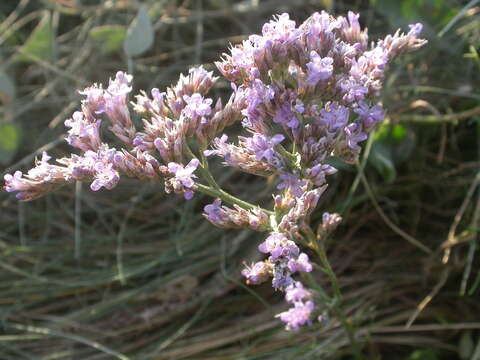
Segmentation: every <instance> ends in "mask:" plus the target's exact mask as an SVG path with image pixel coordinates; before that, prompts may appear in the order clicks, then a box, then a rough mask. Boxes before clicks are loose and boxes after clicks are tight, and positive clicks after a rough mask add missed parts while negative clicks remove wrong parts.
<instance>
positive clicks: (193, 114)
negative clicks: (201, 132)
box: [183, 93, 213, 123]
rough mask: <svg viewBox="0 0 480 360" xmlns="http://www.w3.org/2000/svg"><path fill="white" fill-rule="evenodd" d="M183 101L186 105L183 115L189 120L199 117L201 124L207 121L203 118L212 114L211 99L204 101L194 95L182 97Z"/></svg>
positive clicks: (200, 96) (197, 95)
mask: <svg viewBox="0 0 480 360" xmlns="http://www.w3.org/2000/svg"><path fill="white" fill-rule="evenodd" d="M183 100H184V101H185V103H186V104H187V105H186V106H185V108H184V109H183V114H184V115H185V116H186V117H188V118H190V119H196V118H197V117H199V118H201V122H202V123H205V122H206V121H207V120H206V119H205V116H207V115H210V114H211V113H212V109H211V105H212V102H213V100H212V99H204V98H203V96H202V95H200V94H198V93H195V94H193V95H192V96H188V95H184V96H183Z"/></svg>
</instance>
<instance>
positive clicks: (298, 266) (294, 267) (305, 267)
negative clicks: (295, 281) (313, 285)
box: [288, 253, 313, 274]
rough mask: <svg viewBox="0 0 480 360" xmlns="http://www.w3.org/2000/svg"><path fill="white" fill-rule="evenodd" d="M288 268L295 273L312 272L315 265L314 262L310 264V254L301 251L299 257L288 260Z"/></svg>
mask: <svg viewBox="0 0 480 360" xmlns="http://www.w3.org/2000/svg"><path fill="white" fill-rule="evenodd" d="M288 269H289V270H290V271H291V272H292V274H293V273H296V272H298V271H303V272H311V271H312V269H313V267H312V264H310V262H309V259H308V255H307V254H305V253H301V254H300V255H299V256H298V258H296V259H290V260H289V261H288Z"/></svg>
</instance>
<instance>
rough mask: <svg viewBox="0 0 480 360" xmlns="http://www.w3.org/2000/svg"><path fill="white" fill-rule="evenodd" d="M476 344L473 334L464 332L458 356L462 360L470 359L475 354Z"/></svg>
mask: <svg viewBox="0 0 480 360" xmlns="http://www.w3.org/2000/svg"><path fill="white" fill-rule="evenodd" d="M474 347H475V344H474V343H473V339H472V333H471V332H470V331H464V332H463V334H462V337H461V338H460V343H459V344H458V355H459V356H460V359H462V360H464V359H470V356H472V354H473V350H474Z"/></svg>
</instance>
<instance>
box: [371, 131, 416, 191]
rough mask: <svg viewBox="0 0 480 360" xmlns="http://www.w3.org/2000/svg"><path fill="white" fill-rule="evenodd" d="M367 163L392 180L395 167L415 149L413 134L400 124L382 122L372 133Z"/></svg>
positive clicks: (389, 180) (387, 179) (385, 177)
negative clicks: (373, 133)
mask: <svg viewBox="0 0 480 360" xmlns="http://www.w3.org/2000/svg"><path fill="white" fill-rule="evenodd" d="M373 139H374V141H373V144H372V149H371V151H370V157H369V163H370V164H371V165H373V166H374V167H375V168H376V169H377V171H378V172H379V173H380V174H381V175H382V176H383V177H384V179H385V181H387V182H389V183H390V182H393V181H394V180H395V178H396V176H397V170H396V167H397V165H398V164H400V163H402V162H404V161H405V160H407V159H408V158H409V157H410V156H411V154H412V153H413V150H414V149H415V145H416V140H415V134H414V133H413V132H412V131H410V130H409V129H408V128H407V127H405V126H404V125H401V124H397V125H393V126H392V125H390V124H382V125H381V126H380V127H379V128H378V130H377V131H376V133H375V135H374V138H373Z"/></svg>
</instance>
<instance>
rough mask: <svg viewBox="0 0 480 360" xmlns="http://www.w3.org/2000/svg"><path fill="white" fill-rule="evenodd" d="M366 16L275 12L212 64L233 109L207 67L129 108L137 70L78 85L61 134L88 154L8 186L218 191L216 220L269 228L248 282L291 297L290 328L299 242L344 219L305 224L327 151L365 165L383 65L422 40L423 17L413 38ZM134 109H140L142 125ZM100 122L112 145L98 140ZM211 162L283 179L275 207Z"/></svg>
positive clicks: (309, 297)
mask: <svg viewBox="0 0 480 360" xmlns="http://www.w3.org/2000/svg"><path fill="white" fill-rule="evenodd" d="M358 18H359V15H357V14H354V13H352V12H349V13H348V17H347V18H345V17H342V16H339V17H337V18H335V17H332V16H331V15H329V14H328V13H326V12H321V13H315V14H313V15H312V16H311V17H310V18H309V19H307V20H306V21H305V22H304V23H303V24H301V25H300V26H298V27H297V26H296V24H295V22H294V21H292V20H290V18H289V15H288V14H282V15H279V16H277V17H275V18H274V20H272V21H270V22H269V23H267V24H265V25H264V26H263V29H262V34H261V35H252V36H250V37H249V38H248V40H246V41H244V42H243V43H242V44H239V45H236V46H233V47H232V48H231V49H230V53H229V54H224V55H223V58H222V60H221V61H219V62H217V63H216V66H217V68H218V69H219V70H220V72H221V74H222V75H223V76H224V77H225V78H226V79H227V80H228V81H230V82H231V87H232V90H233V91H232V95H231V96H230V98H229V100H228V101H227V103H226V104H225V105H223V104H222V102H221V100H220V99H219V100H218V101H216V102H214V101H213V99H211V98H209V97H207V96H208V92H209V90H210V89H211V88H212V87H213V86H214V84H215V82H216V81H217V79H218V78H217V77H215V76H213V73H212V72H208V71H206V70H204V69H203V68H202V67H196V68H192V69H191V70H190V71H189V73H188V75H186V76H184V75H181V76H180V79H179V81H178V83H177V84H176V85H175V86H174V87H171V88H167V89H166V91H165V92H160V90H158V89H153V90H151V92H150V95H148V94H147V93H145V92H143V91H142V92H140V94H139V95H137V96H135V100H134V101H133V102H131V103H129V93H130V92H131V91H132V87H131V82H132V76H131V75H128V74H126V73H123V72H118V73H117V74H116V76H115V79H113V80H110V82H109V84H108V86H107V87H106V88H103V87H102V85H98V84H94V85H92V86H90V87H88V88H86V89H84V90H83V91H80V94H81V95H83V96H84V97H85V98H84V99H83V100H82V102H81V109H80V111H76V112H74V113H73V115H72V117H71V119H68V120H66V121H65V125H66V126H67V127H68V128H69V130H68V136H67V138H66V140H67V142H68V143H69V144H70V145H71V146H73V147H75V148H77V149H78V150H79V152H80V155H77V154H71V156H69V157H64V158H61V159H57V160H56V162H55V163H52V162H51V158H50V156H48V155H47V154H46V153H44V154H43V156H42V158H41V159H39V160H37V161H36V163H35V167H34V168H33V169H31V170H29V171H28V173H26V174H23V173H22V172H20V171H16V172H15V173H14V174H13V175H11V174H7V175H5V185H4V189H5V190H6V191H8V192H16V193H17V194H16V196H17V198H18V199H20V200H33V199H36V198H38V197H40V196H43V195H45V194H46V193H48V192H50V191H53V190H55V189H57V188H59V187H60V186H62V185H65V184H67V183H74V182H76V181H82V182H88V183H90V188H91V189H92V190H93V191H98V190H100V189H101V188H106V189H109V190H110V189H112V188H114V187H115V186H116V185H117V183H118V182H119V180H120V177H121V176H128V177H133V178H137V179H140V180H143V181H156V182H160V181H163V182H164V184H165V191H166V192H167V193H170V192H174V193H177V194H182V195H183V196H184V197H185V199H187V200H189V199H191V198H192V197H193V196H194V194H195V193H196V192H202V193H205V194H207V195H210V196H213V197H215V198H216V199H215V200H214V201H213V203H212V204H210V205H207V206H205V209H204V216H205V218H206V219H207V220H208V221H210V222H211V223H212V224H214V225H216V226H218V227H220V228H226V229H228V228H250V229H253V230H256V231H261V232H266V233H267V234H268V235H267V237H266V239H265V241H264V242H262V243H261V244H260V245H259V247H258V249H259V251H260V252H261V253H263V254H265V256H266V259H265V260H263V261H259V262H257V263H254V264H251V265H249V266H246V267H245V269H244V270H243V271H242V275H243V276H244V277H245V279H246V282H247V283H248V284H260V283H262V282H265V281H267V280H268V279H272V286H273V287H274V288H275V289H277V290H280V291H283V292H284V293H285V300H286V302H287V303H288V304H289V305H290V308H289V309H288V310H287V311H285V312H282V313H280V314H279V315H278V317H279V318H280V320H281V321H283V322H284V323H285V324H286V329H287V330H297V329H299V328H300V327H301V326H302V325H305V324H311V323H312V322H313V321H314V318H315V316H314V313H315V305H314V297H315V291H314V290H311V289H307V288H305V287H304V285H303V284H302V283H301V282H300V281H299V280H298V279H294V275H295V274H297V273H301V272H311V271H312V268H313V266H312V263H311V260H310V258H309V256H308V255H307V253H306V252H303V251H302V249H301V248H300V245H301V244H307V246H308V244H312V243H314V242H322V241H323V240H324V239H325V237H327V236H328V235H329V234H330V233H331V232H332V231H333V230H334V229H335V228H336V226H337V225H338V224H339V222H340V221H341V218H340V216H339V215H338V214H329V213H324V215H323V218H322V222H321V224H320V225H319V226H318V230H317V233H316V234H315V233H314V232H313V231H312V228H311V224H310V215H311V214H312V212H313V211H314V209H315V207H316V205H317V203H318V201H319V199H320V197H321V196H322V193H323V192H324V191H325V189H326V187H327V177H328V176H329V175H331V174H334V173H335V172H336V169H335V168H334V167H333V166H331V165H329V163H328V159H329V158H330V157H332V156H333V157H336V158H338V159H340V160H343V161H345V162H347V163H353V162H355V161H357V159H358V156H359V153H360V150H361V148H360V146H359V143H361V142H362V141H365V140H366V139H367V138H368V135H369V133H370V132H371V131H372V129H374V127H375V126H376V125H377V124H378V123H379V122H381V121H382V120H383V118H384V111H383V109H382V106H381V105H379V104H377V102H376V98H377V96H378V95H379V92H380V90H381V89H382V81H383V79H384V73H385V69H386V66H387V64H388V63H389V62H391V61H392V59H393V58H394V57H396V56H397V55H399V54H401V53H404V52H407V51H411V50H415V49H418V48H419V47H421V46H422V45H424V44H425V43H426V41H425V40H422V39H420V38H419V37H418V36H419V33H420V31H421V30H422V25H421V24H416V25H410V31H409V32H408V33H406V34H404V33H401V32H400V31H397V32H396V33H395V34H394V35H388V36H387V37H386V38H385V39H382V40H379V41H377V42H372V44H371V45H369V44H368V34H367V31H366V30H362V29H361V27H360V25H359V22H358ZM130 105H131V106H130ZM130 108H131V109H132V110H133V112H135V113H137V114H139V116H141V118H142V121H143V128H142V129H141V130H140V131H138V130H137V128H136V126H135V125H134V123H133V121H132V118H131V110H130ZM105 120H106V121H107V122H108V124H109V125H108V129H109V130H110V131H111V132H112V133H113V134H114V135H115V136H116V137H117V138H118V140H119V144H120V145H118V144H117V147H113V146H111V145H109V144H107V143H106V142H105V141H104V140H103V139H102V132H104V131H106V130H104V129H102V128H101V123H102V121H105ZM238 121H240V122H241V124H242V125H243V128H244V129H245V134H244V136H239V137H238V140H237V141H229V139H228V137H227V135H225V134H223V130H224V129H225V128H226V127H228V126H230V125H232V124H234V123H236V122H238ZM215 157H220V158H221V159H222V160H223V163H224V165H226V166H230V167H233V168H236V169H238V170H240V171H244V172H247V173H250V174H254V175H258V176H263V177H266V176H272V175H275V176H277V178H278V185H277V187H276V189H277V190H278V191H277V192H276V194H273V198H274V202H273V204H274V205H273V210H271V211H270V210H265V209H262V208H260V207H258V206H254V205H251V204H249V203H247V202H245V201H243V200H240V199H237V198H235V197H233V196H232V195H230V194H228V193H226V192H225V191H224V190H222V189H221V188H220V187H219V186H218V184H217V183H216V182H215V180H214V179H213V177H212V175H211V173H210V172H209V171H208V160H211V159H214V158H215ZM202 180H203V182H202ZM205 182H207V184H205ZM222 202H223V203H225V205H223V204H222ZM229 206H230V207H229Z"/></svg>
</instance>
